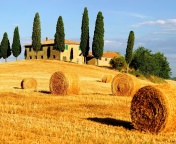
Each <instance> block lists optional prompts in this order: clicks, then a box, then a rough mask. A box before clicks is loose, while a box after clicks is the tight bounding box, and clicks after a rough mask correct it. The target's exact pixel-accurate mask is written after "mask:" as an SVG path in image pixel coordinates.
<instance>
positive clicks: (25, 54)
mask: <svg viewBox="0 0 176 144" xmlns="http://www.w3.org/2000/svg"><path fill="white" fill-rule="evenodd" d="M26 57H27V51H26V49H25V50H24V58H25V59H26Z"/></svg>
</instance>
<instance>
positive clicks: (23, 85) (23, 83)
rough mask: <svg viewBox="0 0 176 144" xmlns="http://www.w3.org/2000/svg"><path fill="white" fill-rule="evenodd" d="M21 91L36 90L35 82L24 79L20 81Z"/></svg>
mask: <svg viewBox="0 0 176 144" xmlns="http://www.w3.org/2000/svg"><path fill="white" fill-rule="evenodd" d="M21 88H22V89H36V88H37V81H36V79H34V78H25V79H23V80H22V81H21Z"/></svg>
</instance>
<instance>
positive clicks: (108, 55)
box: [87, 52, 120, 66]
mask: <svg viewBox="0 0 176 144" xmlns="http://www.w3.org/2000/svg"><path fill="white" fill-rule="evenodd" d="M119 56H120V54H118V53H116V52H104V53H103V56H102V57H101V59H99V60H98V65H99V66H110V64H109V62H110V60H111V59H112V58H114V57H119ZM96 63H97V60H96V58H94V56H93V55H92V53H91V52H89V55H88V56H87V64H89V65H96Z"/></svg>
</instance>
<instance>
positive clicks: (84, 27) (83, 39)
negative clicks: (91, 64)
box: [80, 7, 89, 63]
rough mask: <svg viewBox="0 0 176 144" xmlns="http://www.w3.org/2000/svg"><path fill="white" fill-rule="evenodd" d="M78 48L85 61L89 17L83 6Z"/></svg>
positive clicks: (87, 47) (87, 49)
mask: <svg viewBox="0 0 176 144" xmlns="http://www.w3.org/2000/svg"><path fill="white" fill-rule="evenodd" d="M80 48H81V51H82V54H83V56H84V63H86V57H87V55H88V53H89V17H88V10H87V7H85V8H84V13H83V17H82V26H81V42H80Z"/></svg>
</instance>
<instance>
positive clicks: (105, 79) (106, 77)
mask: <svg viewBox="0 0 176 144" xmlns="http://www.w3.org/2000/svg"><path fill="white" fill-rule="evenodd" d="M112 79H113V76H112V75H106V74H103V75H102V78H101V81H102V82H104V83H111V82H112Z"/></svg>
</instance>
